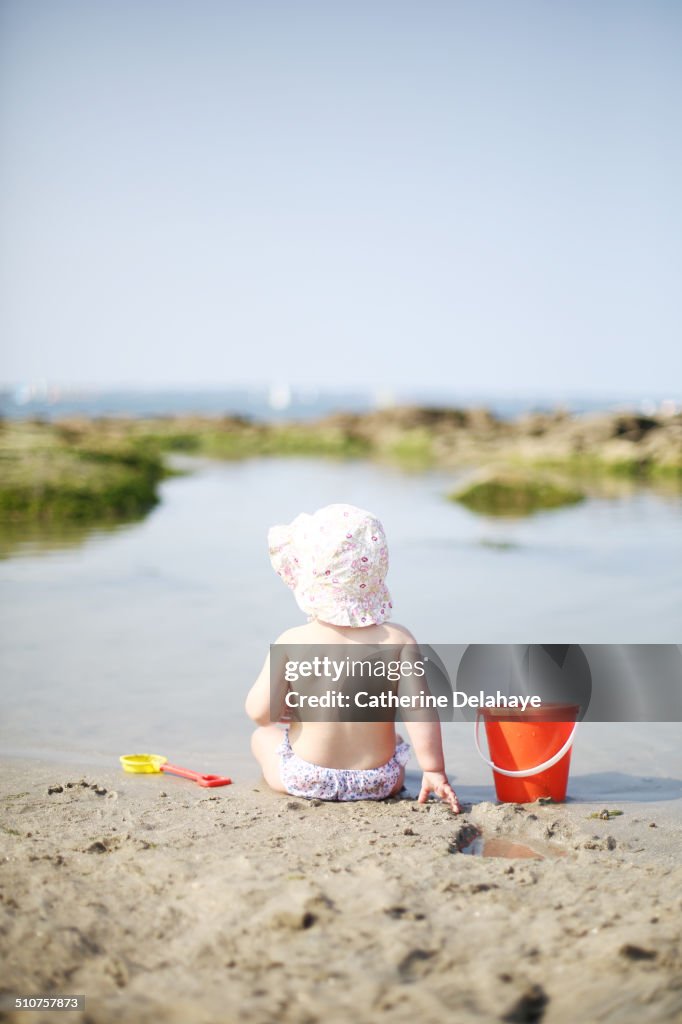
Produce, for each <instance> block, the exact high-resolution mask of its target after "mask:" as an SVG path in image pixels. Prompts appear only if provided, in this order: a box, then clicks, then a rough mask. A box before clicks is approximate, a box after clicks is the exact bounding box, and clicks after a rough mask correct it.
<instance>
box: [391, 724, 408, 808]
mask: <svg viewBox="0 0 682 1024" xmlns="http://www.w3.org/2000/svg"><path fill="white" fill-rule="evenodd" d="M404 742H405V740H404V739H403V738H402V736H401V735H400V733H399V732H397V733H396V734H395V745H396V746H398V744H399V743H404ZM404 785H405V765H401V766H400V775H399V776H398V781H397V782H396V784H395V786H394V787H393V789H392V790H391V792H390V793H389V796H397V794H398V793H399V792H400V790H401V789H402V788H403V786H404Z"/></svg>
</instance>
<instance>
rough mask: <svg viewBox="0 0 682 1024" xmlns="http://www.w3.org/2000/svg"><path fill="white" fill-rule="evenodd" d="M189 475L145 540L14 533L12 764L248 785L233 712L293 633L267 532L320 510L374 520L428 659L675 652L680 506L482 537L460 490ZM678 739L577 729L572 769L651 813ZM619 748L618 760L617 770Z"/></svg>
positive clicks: (655, 503)
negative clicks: (466, 645)
mask: <svg viewBox="0 0 682 1024" xmlns="http://www.w3.org/2000/svg"><path fill="white" fill-rule="evenodd" d="M195 465H196V466H197V467H198V468H196V470H195V471H194V472H193V473H192V474H191V475H188V476H184V477H176V478H172V479H169V480H167V481H165V482H164V484H163V485H162V501H161V504H160V505H159V506H158V507H157V508H156V509H155V510H154V511H153V512H152V513H151V514H150V515H149V516H148V517H147V518H146V519H144V520H142V521H141V522H137V523H134V524H130V525H127V526H120V527H118V528H116V529H113V530H112V529H108V530H102V531H93V532H91V533H86V534H84V535H83V534H78V533H76V534H74V533H73V532H70V533H69V534H68V536H62V537H56V538H54V539H50V537H49V536H45V535H44V534H41V535H38V536H36V535H35V533H34V534H33V536H31V535H30V534H29V533H27V534H26V535H25V538H24V539H22V537H21V536H17V533H16V531H15V532H14V535H13V537H12V546H11V548H10V549H9V552H8V554H7V557H5V559H4V560H3V561H2V562H0V588H1V591H0V592H1V593H2V599H3V606H4V607H3V616H2V634H1V640H0V644H1V650H2V683H1V684H0V685H1V691H0V695H1V701H2V725H1V727H0V740H1V742H2V749H3V751H4V752H5V753H7V754H10V755H29V756H38V757H46V758H49V757H56V758H61V759H64V760H70V761H78V760H90V761H92V760H93V759H98V758H99V759H101V760H102V761H104V760H107V761H109V760H110V759H111V758H113V757H116V756H118V754H122V753H133V752H137V751H150V752H153V753H160V754H164V755H166V756H169V757H171V758H172V759H173V760H175V761H180V763H182V760H181V759H184V760H187V761H188V762H189V759H190V758H191V759H192V762H193V763H190V767H196V768H198V769H201V770H204V771H217V772H221V773H225V774H231V775H233V776H234V775H235V774H237V775H238V774H239V771H243V772H246V771H249V770H251V771H252V769H250V768H249V761H248V735H249V723H248V722H247V720H246V719H245V717H244V715H243V711H242V707H243V699H244V695H245V692H246V690H247V688H248V686H249V685H250V683H251V681H252V680H253V678H254V677H255V675H256V674H257V672H258V671H259V669H260V667H261V664H262V661H263V659H264V657H265V655H266V652H267V647H268V644H269V643H270V642H272V641H273V640H274V639H275V638H276V636H277V635H278V634H279V633H280V632H281V631H282V630H283V629H285V628H287V627H288V626H290V625H293V624H295V623H296V622H298V621H300V613H299V612H298V610H297V608H296V605H295V602H294V601H293V598H292V597H291V595H290V594H289V592H288V591H287V590H286V589H285V588H284V587H283V586H282V585H281V584H280V583H279V581H278V579H277V578H276V576H275V575H274V574H273V572H272V569H271V568H270V565H269V561H268V556H267V549H266V545H265V535H266V531H267V528H268V527H269V526H270V525H272V524H273V523H275V522H286V521H288V520H290V519H291V518H293V516H294V515H296V514H297V513H298V512H299V511H301V510H304V509H306V510H313V509H314V508H316V507H319V506H320V505H323V504H325V503H327V502H331V501H350V502H353V503H355V504H359V505H363V506H365V507H368V508H371V509H372V510H373V511H375V512H376V513H377V514H378V515H379V516H380V517H381V518H382V519H383V521H384V524H385V526H386V530H387V534H388V537H389V541H390V546H391V571H390V575H389V585H390V588H391V591H392V594H393V601H394V606H395V609H396V618H397V619H399V620H400V621H402V622H404V623H406V624H407V625H409V626H410V628H411V629H412V630H413V631H414V632H415V633H416V634H417V636H418V637H419V638H420V639H422V640H423V641H424V642H426V643H461V642H470V643H475V642H479V643H482V642H497V643H510V642H515V643H516V642H520V641H522V642H528V643H540V642H543V641H544V642H546V641H547V640H548V639H551V640H552V641H553V642H560V641H565V642H576V641H580V642H582V643H617V642H623V641H624V640H626V641H627V642H628V643H656V642H660V643H671V642H675V641H676V640H679V636H678V635H677V634H678V632H679V621H680V606H681V599H680V595H681V594H682V557H681V556H682V531H681V530H680V514H681V512H682V502H681V500H680V498H679V496H668V497H666V496H660V495H655V494H652V493H646V492H640V493H635V494H633V495H631V496H629V497H625V498H620V499H614V500H607V499H598V500H597V499H593V500H588V501H586V502H585V503H583V504H582V505H578V506H574V507H572V508H568V509H564V510H558V511H554V512H549V513H542V514H540V515H537V516H535V517H532V518H531V519H527V520H521V521H494V520H488V519H485V518H480V517H478V516H476V515H474V514H472V513H470V512H468V511H467V510H465V509H463V508H461V507H459V506H457V505H454V504H451V503H449V502H447V501H446V500H445V499H444V494H445V493H447V491H448V490H449V489H451V488H452V485H453V482H454V480H455V479H456V474H453V473H448V474H446V473H428V474H415V475H406V474H405V473H403V472H401V471H399V470H397V469H395V470H394V469H391V468H388V467H379V466H376V465H372V464H369V463H366V462H360V463H352V462H325V461H312V460H307V459H292V460H280V459H259V460H250V461H244V462H233V463H230V462H209V461H205V462H197V463H195ZM444 730H445V742H446V748H447V749H448V751H449V753H450V754H451V755H452V757H453V759H454V763H453V768H454V770H455V774H456V775H458V776H460V777H462V778H464V779H465V780H466V782H467V784H470V786H471V792H472V793H478V794H479V796H478V798H479V799H480V798H483V796H487V798H489V797H490V794H491V793H492V790H491V787H490V778H489V773H488V769H487V768H485V766H483V765H482V764H481V763H480V762H478V760H477V758H476V755H475V754H472V749H471V748H472V744H471V739H470V727H469V726H468V725H466V724H463V723H456V724H452V725H446V726H444ZM614 730H615V732H614ZM679 736H680V726H679V725H677V724H676V723H666V724H664V725H656V726H654V725H646V724H642V725H629V726H601V727H599V726H585V727H584V731H583V737H584V740H583V743H584V745H583V747H582V752H581V746H580V743H579V744H578V746H577V748H576V754H575V759H574V765H575V767H579V768H580V769H582V771H583V772H585V773H587V775H593V776H600V777H601V780H602V784H606V785H607V786H608V785H610V786H611V787H612V789H611V791H612V792H613V787H614V786H615V788H616V791H617V792H622V793H623V794H625V795H627V794H628V793H630V792H633V791H635V790H637V787H638V785H639V784H640V782H641V780H642V779H643V778H645V777H651V778H655V779H656V780H657V785H658V786H659V793H660V794H662V795H661V796H660V797H659V798H676V797H678V796H679V795H680V794H679V791H678V790H679V786H678V776H679V775H680V774H682V764H680V755H679ZM589 737H593V739H592V740H588V738H589ZM626 737H627V742H625V738H626ZM623 747H625V749H627V753H628V758H627V761H625V760H624V759H623V758H622V757H621V759H620V760H616V761H614V752H615V751H617V750H619V749H622V748H623ZM588 751H589V754H588ZM586 777H587V776H586ZM638 780H639V781H638ZM644 786H645V788H646V784H644ZM618 787H620V788H618ZM640 788H641V786H640ZM590 789H591V787H590V786H589V785H587V786H585V787H583V790H582V791H580V790H578V793H579V795H580V794H581V793H582V795H583V796H584V797H587V796H589V791H590ZM600 791H601V790H600Z"/></svg>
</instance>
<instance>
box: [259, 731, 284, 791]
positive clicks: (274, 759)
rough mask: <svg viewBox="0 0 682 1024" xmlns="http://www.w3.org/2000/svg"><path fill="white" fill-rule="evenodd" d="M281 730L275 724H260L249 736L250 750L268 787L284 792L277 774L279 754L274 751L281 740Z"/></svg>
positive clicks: (282, 784)
mask: <svg viewBox="0 0 682 1024" xmlns="http://www.w3.org/2000/svg"><path fill="white" fill-rule="evenodd" d="M282 735H283V734H282V730H281V729H278V728H277V726H276V725H262V726H260V728H258V729H256V731H255V732H254V734H253V736H252V737H251V751H252V753H253V756H254V757H255V758H256V760H257V761H258V764H259V765H260V766H261V770H262V772H263V778H264V779H265V781H266V782H267V784H268V786H269V787H270V789H274V790H276V791H277V792H278V793H286V788H285V786H284V783H283V782H282V780H281V778H280V774H279V754H276V753H275V751H276V750H277V747H278V746H279V745H280V743H281V742H282Z"/></svg>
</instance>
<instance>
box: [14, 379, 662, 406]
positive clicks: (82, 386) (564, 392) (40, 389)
mask: <svg viewBox="0 0 682 1024" xmlns="http://www.w3.org/2000/svg"><path fill="white" fill-rule="evenodd" d="M21 391H25V392H28V393H29V394H31V393H32V394H33V395H35V397H38V396H47V395H48V394H49V393H50V392H52V393H54V392H59V393H61V394H64V395H65V396H73V395H78V394H83V393H86V394H88V393H89V394H100V395H106V394H120V393H121V392H128V393H144V394H160V395H163V394H169V393H181V394H202V393H203V394H211V393H213V394H215V393H221V392H242V393H244V392H247V393H254V392H255V393H259V394H269V393H271V392H273V391H289V392H291V394H292V396H293V395H294V394H295V395H296V396H298V397H304V396H310V397H314V396H320V395H358V396H359V395H363V396H371V397H373V398H375V399H376V398H383V399H385V400H386V399H389V398H392V399H401V400H402V399H409V398H410V396H412V397H418V396H431V397H434V398H435V397H439V398H441V399H443V400H445V399H446V398H448V399H466V400H471V399H475V398H483V397H486V398H506V399H517V400H521V399H542V400H543V401H562V400H567V399H572V398H575V399H590V400H595V399H604V400H609V401H619V400H620V401H622V400H635V401H644V400H646V399H657V400H666V399H672V400H678V399H679V398H682V393H681V392H679V391H678V392H676V391H675V390H671V389H663V388H642V389H637V390H634V389H632V390H624V389H623V390H618V391H612V390H607V389H604V390H600V389H598V388H589V389H580V390H578V389H569V388H567V389H548V388H528V389H523V390H522V389H520V388H508V389H507V388H504V389H502V388H501V389H497V388H485V389H484V388H473V387H472V388H462V389H456V390H455V389H453V390H450V389H448V388H443V387H438V386H433V385H431V386H426V385H423V386H412V387H410V386H409V385H408V386H405V385H402V386H394V387H391V386H388V385H376V386H373V385H371V384H368V385H366V386H365V387H361V388H359V387H357V386H354V385H351V384H338V385H330V384H309V383H296V382H294V381H282V380H275V381H270V382H263V381H260V382H248V381H247V382H232V383H215V382H192V383H186V382H182V383H180V382H177V383H176V382H173V383H170V382H168V383H151V382H149V383H148V382H139V381H138V382H127V381H119V382H115V383H100V382H92V381H91V382H85V381H69V382H64V381H60V380H52V379H49V378H38V379H30V378H24V379H23V380H16V381H0V393H2V394H4V395H8V394H16V393H17V392H21Z"/></svg>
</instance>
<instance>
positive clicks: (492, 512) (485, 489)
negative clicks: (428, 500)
mask: <svg viewBox="0 0 682 1024" xmlns="http://www.w3.org/2000/svg"><path fill="white" fill-rule="evenodd" d="M448 497H449V498H450V500H451V501H457V502H459V503H460V504H461V505H465V506H466V507H467V508H468V509H471V511H472V512H478V513H480V514H482V515H489V516H527V515H531V514H532V513H534V512H539V511H542V510H545V509H556V508H562V507H564V506H566V505H575V504H577V503H578V502H580V501H583V499H584V497H585V495H584V493H583V492H582V491H579V490H578V489H577V488H575V487H571V486H568V485H565V484H562V483H560V482H558V481H556V480H552V479H549V478H546V477H543V476H533V475H530V474H525V475H521V474H518V473H517V474H513V473H506V474H502V473H498V474H495V475H489V476H486V477H485V478H483V479H479V480H475V481H473V482H471V483H469V484H465V485H464V486H463V487H461V488H460V489H459V490H457V491H454V492H452V493H451V494H450V495H449V496H448Z"/></svg>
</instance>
